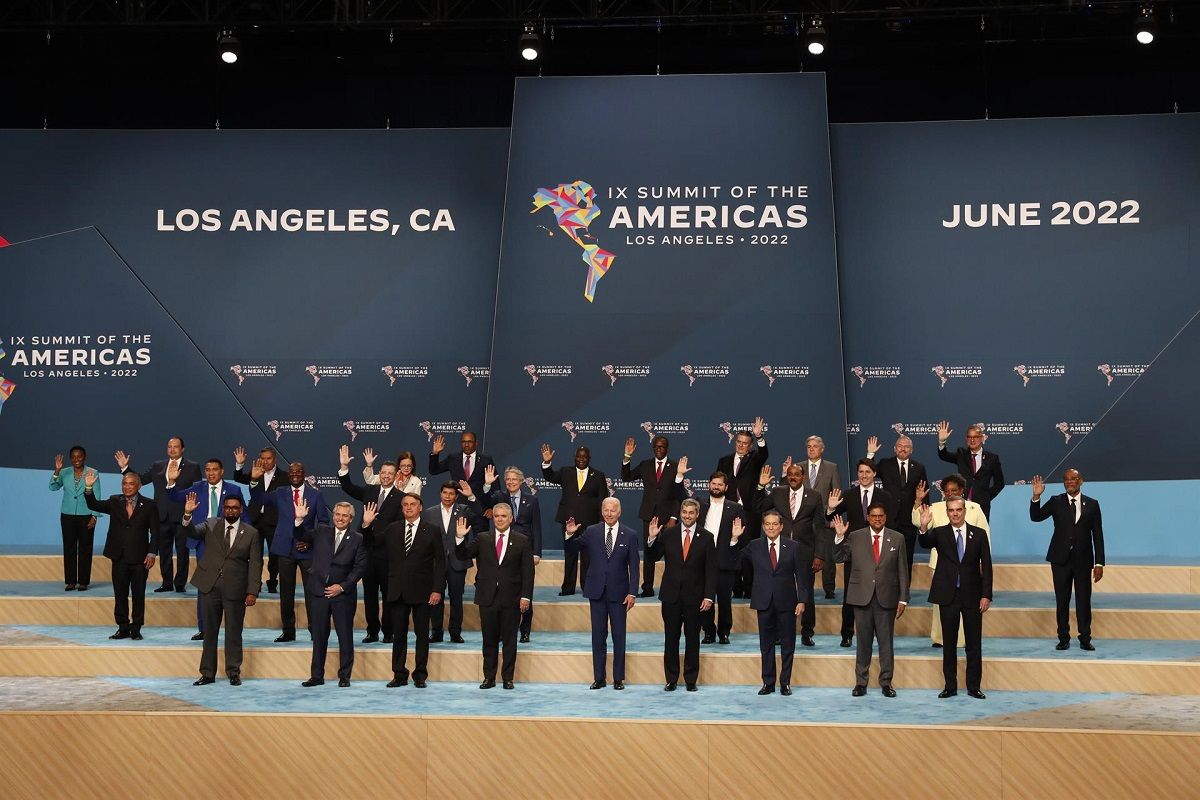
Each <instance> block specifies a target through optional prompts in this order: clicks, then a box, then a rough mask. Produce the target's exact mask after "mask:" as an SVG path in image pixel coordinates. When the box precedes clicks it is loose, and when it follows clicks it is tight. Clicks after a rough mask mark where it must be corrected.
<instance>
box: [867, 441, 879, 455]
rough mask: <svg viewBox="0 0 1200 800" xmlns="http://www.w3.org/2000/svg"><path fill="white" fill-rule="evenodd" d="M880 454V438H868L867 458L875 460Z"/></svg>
mask: <svg viewBox="0 0 1200 800" xmlns="http://www.w3.org/2000/svg"><path fill="white" fill-rule="evenodd" d="M878 452H879V437H878V436H868V437H867V457H868V458H874V457H875V454H876V453H878Z"/></svg>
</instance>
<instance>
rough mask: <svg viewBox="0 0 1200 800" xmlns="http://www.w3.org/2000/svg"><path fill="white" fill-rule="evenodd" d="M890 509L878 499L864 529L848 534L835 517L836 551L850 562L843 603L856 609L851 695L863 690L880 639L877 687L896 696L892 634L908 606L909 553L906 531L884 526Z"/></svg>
mask: <svg viewBox="0 0 1200 800" xmlns="http://www.w3.org/2000/svg"><path fill="white" fill-rule="evenodd" d="M887 517H888V511H887V509H886V508H885V507H884V506H883V505H882V504H881V503H872V504H871V505H870V506H869V507H868V508H867V527H866V528H859V529H858V530H856V531H853V532H852V533H849V535H847V531H849V528H850V525H849V524H848V523H847V522H846V521H845V519H844V518H842V517H841V516H840V515H839V516H837V517H835V518H834V521H833V527H834V531H836V534H837V535H836V536H834V539H833V543H834V554H835V558H836V561H837V562H838V563H842V562H845V561H846V560H849V561H850V581H849V585H848V586H847V587H846V603H847V604H849V605H850V606H852V607H853V608H854V628H855V633H856V634H857V635H858V656H857V658H856V659H855V661H854V673H855V674H854V691H853V692H852V693H851V694H853V695H854V696H855V697H862V696H863V695H864V694H866V693H867V674H868V673H869V672H870V669H871V650H872V648H873V647H874V639H876V638H878V639H879V686H880V688H881V689H882V691H883V696H884V697H895V696H896V690H895V689H893V688H892V672H893V670H894V666H895V663H894V659H893V656H892V634H893V632H894V631H895V623H896V620H898V619H900V615H901V614H903V613H904V609H905V607H906V606H907V605H908V557H907V556H906V555H905V553H904V534H902V533H900V532H899V531H894V530H892V529H891V528H887V527H885V525H886V524H887Z"/></svg>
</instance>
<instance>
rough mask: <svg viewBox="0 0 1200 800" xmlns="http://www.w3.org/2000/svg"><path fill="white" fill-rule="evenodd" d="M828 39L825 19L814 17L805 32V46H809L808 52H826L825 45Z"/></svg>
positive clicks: (815, 53)
mask: <svg viewBox="0 0 1200 800" xmlns="http://www.w3.org/2000/svg"><path fill="white" fill-rule="evenodd" d="M828 41H829V34H827V33H826V32H825V21H824V20H822V19H821V18H820V17H813V18H812V22H810V23H809V24H808V31H807V32H806V33H805V34H804V46H805V47H807V48H808V52H810V53H812V54H813V55H814V56H819V55H821V54H822V53H824V52H825V45H826V44H827V43H828Z"/></svg>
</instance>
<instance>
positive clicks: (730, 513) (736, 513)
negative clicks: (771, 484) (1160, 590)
mask: <svg viewBox="0 0 1200 800" xmlns="http://www.w3.org/2000/svg"><path fill="white" fill-rule="evenodd" d="M723 505H724V508H722V509H721V527H719V528H718V529H717V530H716V532H715V534H716V541H714V542H713V545H714V547H713V555H714V556H715V557H716V560H717V569H719V570H721V569H725V570H736V569H738V567H740V566H741V562H740V561H739V560H738V554H739V553H740V552H741V549H742V548H743V547H745V546H746V542H747V541H749V540H748V539H747V538H746V537H745V536H742V537H741V539H739V540H738V544H737V545H736V546H734V547H730V546H729V542H730V541H731V540H732V539H733V521H734V520H735V519H740V520H741V521H742V524H743V525H745V524H746V512H745V509H743V508H742V506H741V505H740V504H738V503H735V502H733V501H732V500H730V499H729V496H728V495H726V496H725V502H724V503H723ZM711 507H712V500H711V499H709V500H705V501H704V502H702V503H701V504H700V517H699V518H698V519H697V520H696V524H697V525H699V526H701V529H702V530H704V532H705V533H707V534H708V535H709V537H712V536H713V534H714V532H713V531H710V530H708V529H706V528H704V527H703V526H704V524H705V522H704V521H705V520H706V519H708V510H709V508H711ZM676 527H678V526H676Z"/></svg>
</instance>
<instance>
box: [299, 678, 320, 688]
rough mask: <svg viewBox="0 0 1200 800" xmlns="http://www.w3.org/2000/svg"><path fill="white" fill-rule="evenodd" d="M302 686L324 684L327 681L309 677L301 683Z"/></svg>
mask: <svg viewBox="0 0 1200 800" xmlns="http://www.w3.org/2000/svg"><path fill="white" fill-rule="evenodd" d="M300 685H301V686H324V685H325V681H324V680H322V679H320V678H309V679H308V680H306V681H304V682H303V683H301V684H300Z"/></svg>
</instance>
